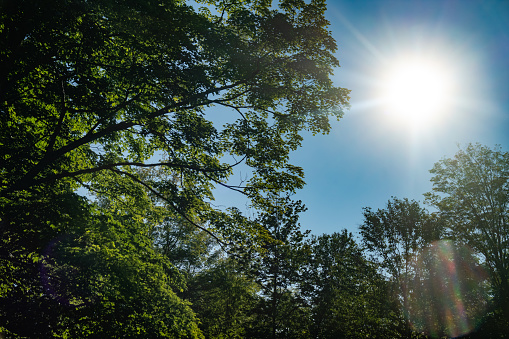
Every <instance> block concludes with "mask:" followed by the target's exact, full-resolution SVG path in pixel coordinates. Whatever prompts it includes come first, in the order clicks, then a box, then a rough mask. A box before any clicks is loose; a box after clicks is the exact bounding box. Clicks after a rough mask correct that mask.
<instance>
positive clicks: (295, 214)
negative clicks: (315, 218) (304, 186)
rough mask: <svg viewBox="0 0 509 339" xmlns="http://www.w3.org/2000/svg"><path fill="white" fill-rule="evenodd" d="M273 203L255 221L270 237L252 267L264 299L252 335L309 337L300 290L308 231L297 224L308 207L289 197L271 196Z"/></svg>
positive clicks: (306, 252) (253, 260)
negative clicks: (256, 326)
mask: <svg viewBox="0 0 509 339" xmlns="http://www.w3.org/2000/svg"><path fill="white" fill-rule="evenodd" d="M271 203H272V205H271V206H270V207H268V208H266V209H265V210H263V211H261V212H260V214H259V216H258V217H257V218H256V219H255V223H257V224H259V225H261V226H262V227H263V228H264V229H265V230H266V232H267V234H268V235H269V236H270V237H269V238H265V242H264V245H263V246H262V249H261V251H260V252H259V253H257V255H256V256H255V257H254V258H252V259H251V263H250V264H249V265H250V266H251V270H252V271H253V272H254V274H255V279H256V281H257V282H258V283H259V284H260V286H261V295H262V296H263V299H262V300H261V302H260V304H259V308H258V313H259V314H258V328H257V329H255V331H256V332H255V334H254V335H253V336H254V337H263V338H306V337H308V335H309V333H308V329H307V325H308V321H307V320H308V315H307V313H306V310H305V309H306V305H305V303H304V300H303V298H302V297H301V295H300V293H299V291H298V283H299V281H300V276H301V269H302V266H303V264H304V263H305V260H306V259H305V258H306V255H307V254H309V246H307V245H306V243H305V242H304V239H305V237H306V236H307V234H308V233H309V231H305V232H302V231H301V229H300V224H299V223H298V220H299V214H300V213H302V212H304V211H305V210H306V208H305V206H304V205H303V204H302V202H301V201H292V200H291V199H290V198H289V197H288V196H285V197H278V196H272V197H271Z"/></svg>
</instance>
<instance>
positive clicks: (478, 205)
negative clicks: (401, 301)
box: [426, 144, 509, 329]
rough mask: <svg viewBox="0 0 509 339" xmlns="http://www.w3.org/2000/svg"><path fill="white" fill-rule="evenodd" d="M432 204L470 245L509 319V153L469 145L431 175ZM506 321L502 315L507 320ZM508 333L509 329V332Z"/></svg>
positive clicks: (450, 229)
mask: <svg viewBox="0 0 509 339" xmlns="http://www.w3.org/2000/svg"><path fill="white" fill-rule="evenodd" d="M430 172H431V173H432V174H433V175H434V176H433V178H432V179H431V181H432V182H433V192H430V193H428V194H427V196H426V197H427V200H428V201H429V202H430V203H431V204H432V205H434V206H436V207H437V208H438V209H439V211H440V214H441V216H442V217H443V218H444V219H445V220H447V221H448V223H447V226H448V229H447V231H448V233H449V235H450V237H452V238H453V239H457V240H459V241H462V242H464V243H466V244H468V245H469V246H470V247H471V248H472V249H474V250H475V251H476V253H477V254H478V255H479V256H480V258H481V260H482V262H483V263H484V264H485V265H486V267H487V268H488V270H489V272H490V275H491V284H492V287H493V291H494V293H495V300H496V301H497V304H498V306H499V307H500V308H501V309H505V314H506V315H505V319H507V315H509V308H508V305H509V251H508V248H509V225H508V216H509V214H508V212H509V153H507V152H503V151H502V150H501V149H500V147H495V148H493V149H490V148H488V147H486V146H483V145H480V144H469V145H467V146H466V147H465V148H464V149H460V150H459V151H458V152H457V153H456V154H455V155H454V157H452V158H445V159H442V160H440V161H439V162H437V163H436V164H435V165H434V166H433V169H431V171H430ZM503 318H504V317H502V319H503ZM503 322H505V326H507V325H508V324H507V321H503ZM506 329H507V328H506Z"/></svg>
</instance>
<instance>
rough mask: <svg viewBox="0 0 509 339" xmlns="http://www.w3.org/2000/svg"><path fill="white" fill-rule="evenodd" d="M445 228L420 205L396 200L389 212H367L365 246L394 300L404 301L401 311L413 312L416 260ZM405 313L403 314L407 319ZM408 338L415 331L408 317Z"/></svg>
mask: <svg viewBox="0 0 509 339" xmlns="http://www.w3.org/2000/svg"><path fill="white" fill-rule="evenodd" d="M441 232H442V231H441V226H440V223H438V222H437V221H436V220H433V219H432V218H431V217H430V216H429V215H428V213H427V211H426V210H425V209H424V208H422V207H421V206H420V205H419V203H418V202H416V201H413V200H412V201H410V200H408V199H398V198H393V199H392V200H389V201H388V202H387V207H386V208H385V209H378V210H377V211H376V212H374V211H372V209H371V208H369V207H367V208H365V209H364V223H363V224H362V225H361V226H360V233H361V235H362V243H363V245H364V247H365V249H366V250H367V251H368V252H370V253H371V254H372V260H374V261H375V262H377V263H378V265H379V267H380V269H381V272H382V273H383V274H384V275H385V276H386V277H387V279H388V280H390V281H391V283H392V294H393V295H392V297H393V298H396V299H395V300H397V301H398V302H401V305H400V308H401V310H406V311H408V310H410V290H409V289H408V287H409V283H410V281H412V279H413V276H414V274H415V270H414V267H413V265H412V261H413V259H414V257H415V255H417V254H418V253H419V252H420V251H421V250H422V249H423V248H424V246H425V245H426V244H427V243H429V242H430V241H432V240H435V239H439V238H440V235H441ZM403 315H404V313H401V316H402V317H403ZM401 321H402V322H403V323H402V325H403V326H404V327H405V328H406V331H407V335H410V333H411V331H412V329H411V326H410V320H409V318H408V316H405V317H404V319H403V318H402V319H401Z"/></svg>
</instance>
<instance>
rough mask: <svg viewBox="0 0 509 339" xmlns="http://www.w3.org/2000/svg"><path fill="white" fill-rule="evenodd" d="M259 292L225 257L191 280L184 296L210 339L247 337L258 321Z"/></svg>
mask: <svg viewBox="0 0 509 339" xmlns="http://www.w3.org/2000/svg"><path fill="white" fill-rule="evenodd" d="M259 289H260V286H259V285H258V284H257V283H256V282H255V281H254V280H253V279H252V278H250V277H249V276H248V275H246V274H245V273H242V272H241V270H240V269H239V266H238V264H237V263H236V262H235V260H232V259H231V258H225V259H222V260H220V261H218V262H217V263H216V264H214V265H211V266H210V267H208V268H207V269H205V270H202V271H200V272H198V273H197V274H196V275H194V276H193V277H191V278H190V280H189V281H188V289H187V290H186V291H185V293H184V296H185V298H186V299H187V300H190V301H191V303H192V308H193V310H194V311H195V312H196V314H197V316H198V317H199V319H200V320H201V324H200V328H202V330H203V333H204V335H205V337H206V338H246V336H247V335H248V333H249V332H250V329H251V328H252V327H254V323H255V322H256V320H257V319H256V313H255V308H256V305H257V304H258V303H259V300H260V296H259V295H258V294H257V293H258V292H259Z"/></svg>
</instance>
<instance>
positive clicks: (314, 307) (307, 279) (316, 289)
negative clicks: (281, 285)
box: [300, 230, 395, 338]
mask: <svg viewBox="0 0 509 339" xmlns="http://www.w3.org/2000/svg"><path fill="white" fill-rule="evenodd" d="M311 243H312V246H311V249H312V251H311V255H310V256H309V257H308V258H307V263H306V265H305V266H304V267H305V269H304V273H303V279H302V281H301V283H300V288H301V291H302V292H301V293H302V295H303V297H304V298H305V299H306V300H307V302H308V305H309V308H310V310H311V326H310V333H311V337H312V338H368V337H369V338H389V337H394V333H395V332H394V331H395V328H394V325H393V323H394V320H395V319H392V318H391V316H392V317H394V313H393V312H391V311H393V310H391V308H390V306H391V305H390V303H388V302H387V295H386V293H385V292H386V288H387V284H386V283H385V282H384V280H383V278H382V276H381V275H380V274H378V273H377V272H376V267H375V266H374V265H372V264H371V263H370V262H369V261H367V260H366V258H365V257H364V254H363V253H362V251H361V249H360V247H359V246H358V245H357V244H356V242H355V240H354V238H353V236H352V234H349V233H347V231H346V230H344V231H343V232H341V233H333V234H331V235H328V234H323V235H321V236H318V237H313V238H312V241H311Z"/></svg>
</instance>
